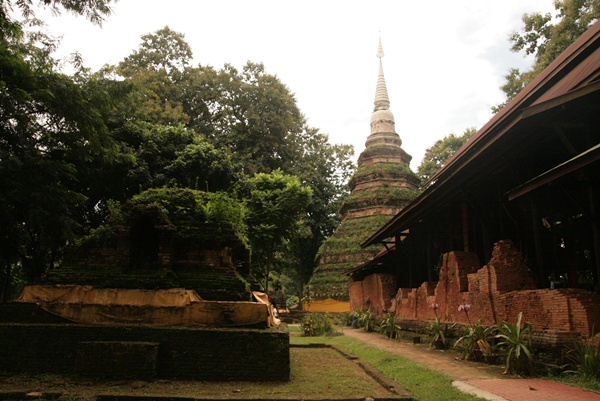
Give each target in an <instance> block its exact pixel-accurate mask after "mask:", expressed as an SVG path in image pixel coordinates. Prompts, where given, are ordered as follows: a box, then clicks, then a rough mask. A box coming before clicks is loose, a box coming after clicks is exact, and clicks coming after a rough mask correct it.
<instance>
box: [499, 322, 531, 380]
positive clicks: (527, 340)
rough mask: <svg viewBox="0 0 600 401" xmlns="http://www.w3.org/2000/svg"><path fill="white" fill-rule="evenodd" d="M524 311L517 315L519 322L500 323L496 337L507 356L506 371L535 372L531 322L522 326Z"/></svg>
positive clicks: (518, 372)
mask: <svg viewBox="0 0 600 401" xmlns="http://www.w3.org/2000/svg"><path fill="white" fill-rule="evenodd" d="M522 318H523V312H519V314H518V315H517V323H516V324H514V325H512V324H510V323H508V322H502V323H500V324H499V325H498V334H497V335H496V338H498V339H499V340H500V341H499V342H498V347H500V348H501V349H502V350H503V352H504V356H505V363H506V371H505V372H504V373H508V372H513V373H517V374H528V375H532V374H533V373H534V365H533V354H532V353H531V350H530V347H531V331H532V326H531V323H529V322H527V323H525V324H524V325H523V326H522V327H521V319H522Z"/></svg>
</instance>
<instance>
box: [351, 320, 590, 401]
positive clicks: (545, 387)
mask: <svg viewBox="0 0 600 401" xmlns="http://www.w3.org/2000/svg"><path fill="white" fill-rule="evenodd" d="M343 333H344V335H346V336H348V337H352V338H355V339H357V340H360V341H362V342H364V343H367V344H369V345H372V346H374V347H377V348H381V349H383V350H385V351H388V352H393V353H396V354H398V355H402V356H404V357H406V358H409V359H411V360H413V361H415V362H417V363H419V364H421V365H424V366H427V367H428V368H430V369H432V370H435V371H438V372H441V373H444V374H446V375H448V376H450V377H451V378H453V379H454V380H455V383H454V384H455V386H456V387H458V388H459V389H461V390H462V391H464V392H468V393H473V394H474V395H477V396H478V397H482V398H486V399H488V400H494V401H507V400H508V401H600V394H598V393H594V392H591V391H586V390H582V389H580V388H577V387H572V386H568V385H566V384H560V383H556V382H553V381H549V380H543V379H519V378H513V377H511V376H504V375H502V372H503V370H504V367H502V366H498V365H487V364H482V363H477V362H471V361H463V360H457V359H456V353H454V352H448V351H440V350H435V349H430V348H429V347H428V345H427V344H411V343H408V342H403V341H397V340H390V339H387V338H385V337H384V336H382V335H381V334H379V333H367V332H366V331H364V330H363V329H350V328H344V329H343Z"/></svg>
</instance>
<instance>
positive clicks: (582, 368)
mask: <svg viewBox="0 0 600 401" xmlns="http://www.w3.org/2000/svg"><path fill="white" fill-rule="evenodd" d="M567 357H568V358H569V360H570V361H571V362H572V363H573V365H574V366H575V370H576V371H577V372H578V373H579V374H580V375H581V376H583V377H584V378H585V379H587V380H599V379H600V344H598V343H597V342H596V341H595V339H594V335H592V336H591V338H589V339H581V340H580V341H578V342H577V343H575V344H574V346H573V347H572V348H571V349H570V350H569V351H568V353H567Z"/></svg>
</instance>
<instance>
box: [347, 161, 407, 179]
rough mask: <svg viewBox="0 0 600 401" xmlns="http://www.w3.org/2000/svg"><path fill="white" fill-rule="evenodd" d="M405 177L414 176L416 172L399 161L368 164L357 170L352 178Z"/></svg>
mask: <svg viewBox="0 0 600 401" xmlns="http://www.w3.org/2000/svg"><path fill="white" fill-rule="evenodd" d="M371 175H372V176H376V177H383V176H385V177H390V178H404V177H412V176H414V173H413V172H412V170H411V169H410V168H408V167H406V166H403V165H401V164H398V163H377V164H372V165H368V166H363V167H361V168H359V169H358V170H356V172H355V173H354V175H353V177H352V179H353V180H357V179H361V178H364V177H367V176H371Z"/></svg>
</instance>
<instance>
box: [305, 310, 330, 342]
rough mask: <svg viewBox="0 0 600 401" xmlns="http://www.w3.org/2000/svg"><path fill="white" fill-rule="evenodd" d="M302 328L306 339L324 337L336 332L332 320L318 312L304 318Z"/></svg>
mask: <svg viewBox="0 0 600 401" xmlns="http://www.w3.org/2000/svg"><path fill="white" fill-rule="evenodd" d="M300 327H301V328H302V334H303V335H304V336H306V337H316V336H324V335H326V334H330V333H332V332H334V331H335V330H334V328H333V322H332V320H331V319H330V318H329V317H327V315H325V314H323V313H316V312H311V313H309V314H307V315H306V316H304V318H303V319H302V324H301V325H300Z"/></svg>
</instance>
